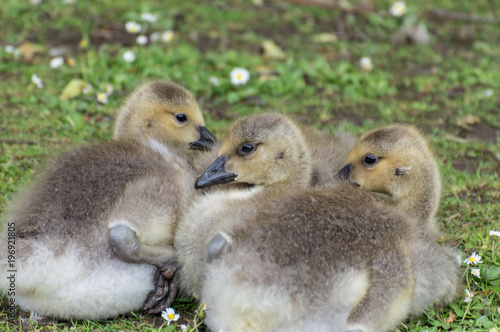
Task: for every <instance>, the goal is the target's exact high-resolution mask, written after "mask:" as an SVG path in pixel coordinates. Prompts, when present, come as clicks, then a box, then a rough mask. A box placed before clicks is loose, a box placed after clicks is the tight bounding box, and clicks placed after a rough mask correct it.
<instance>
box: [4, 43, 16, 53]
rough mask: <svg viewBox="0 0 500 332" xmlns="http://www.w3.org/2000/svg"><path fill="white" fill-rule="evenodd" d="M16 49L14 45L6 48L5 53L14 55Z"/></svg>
mask: <svg viewBox="0 0 500 332" xmlns="http://www.w3.org/2000/svg"><path fill="white" fill-rule="evenodd" d="M15 49H16V48H15V47H14V46H12V45H7V46H5V52H7V53H14V51H15Z"/></svg>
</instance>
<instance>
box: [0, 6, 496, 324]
mask: <svg viewBox="0 0 500 332" xmlns="http://www.w3.org/2000/svg"><path fill="white" fill-rule="evenodd" d="M325 1H326V0H325ZM290 2H291V1H290ZM258 3H259V1H250V0H246V1H243V0H238V1H235V0H233V1H181V0H170V1H168V2H167V1H160V0H156V1H148V2H146V1H135V2H129V1H123V0H120V1H112V0H103V1H99V2H97V1H90V0H78V1H75V2H74V3H69V4H68V3H64V2H63V1H62V0H43V1H42V3H41V4H40V5H37V6H34V5H32V4H30V2H29V1H27V0H26V1H18V0H4V1H2V4H1V5H0V31H2V33H1V37H0V43H1V44H2V46H3V47H2V48H1V49H0V151H1V153H0V164H1V168H0V213H1V212H2V211H3V210H4V209H5V206H6V204H8V201H9V199H10V197H11V196H12V194H13V193H15V192H16V191H17V190H18V189H19V188H20V186H22V184H23V183H26V182H27V181H29V179H30V178H31V177H32V175H33V173H34V172H35V171H36V169H37V168H38V167H39V166H40V164H43V162H44V160H46V159H47V158H49V157H50V155H52V154H53V153H54V152H55V151H57V150H58V149H60V148H62V147H63V146H66V145H68V144H72V143H78V142H83V141H100V140H105V139H109V138H110V137H111V128H112V124H113V120H114V115H115V110H116V109H117V108H119V107H120V105H121V104H122V103H123V99H124V96H126V95H127V94H128V93H130V92H131V90H132V89H133V88H134V87H136V86H137V85H138V84H139V83H140V82H143V81H146V80H149V79H154V78H164V79H170V80H173V81H176V82H178V83H181V84H183V85H184V86H186V87H187V88H188V89H190V90H191V91H192V92H193V93H194V94H195V95H196V97H197V99H198V101H199V102H200V104H201V105H202V108H203V110H204V111H205V113H206V119H207V120H206V122H207V126H208V127H209V128H210V130H212V131H213V132H214V133H215V134H216V135H217V136H218V137H221V136H222V135H223V133H224V130H225V129H226V128H227V127H228V125H229V124H230V123H231V122H232V121H233V119H235V118H237V117H239V116H243V115H246V114H250V113H254V112H264V111H266V110H279V111H281V112H286V113H293V114H296V115H297V116H298V117H299V119H300V120H301V121H302V122H303V123H305V124H307V125H310V126H313V127H316V128H318V129H320V130H324V131H327V132H328V131H333V129H334V128H336V127H337V126H338V125H339V124H340V123H343V122H345V123H346V124H347V128H349V129H350V130H352V131H353V132H354V133H357V134H360V133H362V132H364V131H366V130H368V129H372V128H374V127H377V126H381V125H385V124H389V123H394V122H405V123H412V124H415V125H417V126H418V127H420V128H422V130H424V132H426V133H427V134H428V135H429V136H430V137H431V140H432V142H433V144H434V147H435V151H436V154H437V155H438V156H439V160H440V166H441V169H442V175H443V182H444V183H443V184H444V186H443V191H444V192H443V200H442V204H441V208H440V210H439V221H440V225H441V228H442V230H443V232H444V236H443V239H442V241H443V242H444V243H447V244H449V245H453V246H457V247H458V248H459V249H460V250H461V251H462V253H463V258H464V259H465V258H466V257H468V256H469V255H470V254H471V253H472V252H476V253H477V254H479V255H481V256H482V263H481V264H479V265H478V266H475V267H476V268H477V267H479V268H480V272H481V278H477V277H475V276H473V275H472V274H471V273H470V271H471V267H472V266H470V267H467V266H466V265H465V264H464V265H463V270H464V286H463V289H464V291H465V289H466V288H467V289H469V290H470V291H472V292H473V294H474V297H473V298H472V301H471V302H464V301H463V299H464V296H465V295H464V292H463V293H462V294H461V295H460V297H459V298H457V299H456V301H455V302H454V303H453V304H452V305H451V306H449V307H446V308H441V309H435V310H434V309H431V310H429V311H427V312H426V313H425V314H423V315H422V316H420V317H416V318H412V319H411V320H409V321H406V322H404V324H401V325H400V326H398V329H399V330H400V331H425V330H428V331H441V330H450V331H489V332H493V331H496V332H498V331H499V330H500V323H499V322H500V246H499V243H500V237H495V236H490V235H489V231H490V230H497V231H500V216H499V215H500V180H499V177H498V171H499V169H500V155H499V151H500V141H499V139H498V137H499V135H500V78H499V77H500V75H499V74H500V46H499V45H500V27H499V26H500V24H499V22H498V18H499V17H500V2H499V1H498V0H477V1H473V0H463V1H460V2H458V1H454V0H443V1H439V3H437V2H434V1H429V0H427V1H419V2H416V1H415V2H409V3H408V4H407V6H408V8H407V14H406V15H404V16H403V17H393V16H392V15H391V14H390V13H389V10H388V9H389V8H390V7H391V5H392V3H391V2H388V1H368V0H367V1H363V2H361V1H354V0H353V1H344V2H341V3H343V6H344V7H343V8H344V9H343V10H338V9H328V8H320V7H317V6H305V5H296V4H291V3H288V2H286V1H268V0H265V1H263V4H262V5H258ZM330 3H333V2H330ZM335 3H337V2H335ZM434 6H439V8H442V9H446V10H449V11H455V12H462V13H467V14H469V15H474V16H475V17H483V18H487V19H490V20H494V19H496V20H497V22H496V24H489V23H480V22H477V21H476V22H467V21H459V20H453V19H450V18H443V17H436V16H435V15H433V12H432V8H433V7H434ZM144 12H151V13H154V14H155V15H157V16H158V20H157V22H155V23H152V24H151V23H149V24H148V23H145V22H142V21H141V18H140V14H141V13H144ZM129 20H135V21H137V22H142V23H143V30H146V31H145V34H147V35H149V34H150V33H152V32H155V31H157V32H163V31H166V30H170V29H171V30H172V31H173V32H174V38H173V39H172V40H171V41H170V42H157V43H148V44H147V45H145V46H140V45H137V44H136V42H135V37H136V35H132V34H129V33H128V32H127V31H126V30H125V26H124V24H125V22H126V21H129ZM412 22H419V23H424V24H425V25H426V26H427V29H428V32H429V33H430V35H431V40H430V43H429V44H428V45H406V44H405V45H393V44H391V36H392V35H393V34H394V33H395V32H396V31H397V30H398V29H399V28H400V27H401V26H403V25H405V24H412ZM325 34H326V35H325ZM331 34H334V35H331ZM266 40H271V41H274V43H275V44H276V45H277V46H278V47H279V48H280V49H281V50H282V51H283V54H281V53H280V52H278V53H276V52H274V53H273V52H271V53H270V52H269V51H265V50H264V48H263V47H262V45H263V42H264V41H266ZM82 41H83V42H82ZM86 44H87V45H86ZM7 45H13V46H15V47H16V48H17V51H14V52H13V53H10V52H9V50H8V49H6V48H5V46H7ZM54 50H61V51H62V52H63V56H64V58H65V64H64V65H63V66H61V67H59V68H56V69H53V68H51V67H50V66H49V62H50V60H51V58H52V57H53V56H51V53H50V52H54ZM127 50H132V51H133V52H134V53H135V56H136V59H135V61H134V62H131V63H127V62H125V61H124V60H123V57H122V56H123V54H124V52H125V51H127ZM364 56H368V57H370V58H371V60H372V63H373V69H372V70H371V71H369V72H364V71H363V70H362V69H361V67H360V64H359V60H360V58H361V57H364ZM234 67H243V68H246V69H248V70H249V71H250V80H249V82H248V83H247V84H245V85H241V86H234V85H233V84H231V81H230V78H229V73H230V71H231V70H232V69H233V68H234ZM32 74H37V75H38V76H39V77H40V78H41V79H42V81H43V83H44V87H43V88H38V87H37V86H36V85H35V84H33V83H32V82H31V77H32ZM211 77H216V78H217V79H218V81H219V85H214V84H212V83H211V82H210V78H211ZM72 79H82V80H84V81H85V82H86V83H89V84H91V85H92V86H93V88H94V91H93V92H92V93H91V94H87V95H85V94H79V95H77V96H76V97H74V98H70V99H68V100H63V99H61V98H60V95H61V93H62V91H63V89H64V87H65V86H66V85H67V84H68V82H70V81H71V80H72ZM107 84H110V85H112V86H113V88H114V92H113V93H112V94H111V95H110V96H109V98H108V99H109V101H108V103H106V104H102V103H99V102H98V101H97V100H96V93H97V92H101V91H104V90H105V87H106V85H107ZM80 90H81V89H76V90H75V91H76V93H78V92H80ZM0 301H1V303H2V306H1V308H2V309H1V310H2V311H0V330H5V331H14V330H18V329H20V328H22V329H23V330H53V331H59V330H69V329H71V330H73V329H75V330H82V331H87V330H88V331H100V330H105V331H120V330H141V331H142V330H144V331H148V330H158V329H160V330H163V331H173V330H174V329H175V330H180V328H179V327H174V326H173V325H171V326H167V325H166V324H165V322H164V321H163V320H162V318H161V317H159V316H156V317H155V316H152V315H146V314H144V313H142V312H139V313H135V314H130V315H127V316H126V317H119V318H117V319H114V320H110V321H103V322H88V321H77V322H62V321H61V322H58V321H54V320H49V319H46V320H42V321H41V323H40V324H33V325H30V324H29V322H28V321H26V320H24V321H23V320H22V318H26V317H28V314H27V313H24V312H19V313H18V316H19V319H18V320H16V321H15V322H14V323H13V324H11V323H8V322H7V319H6V318H7V309H8V308H7V299H6V298H3V299H2V298H0ZM196 306H197V305H196V304H195V303H194V302H191V301H189V299H179V300H177V301H176V303H175V304H174V308H176V310H178V311H179V312H180V313H181V315H182V319H181V321H182V322H183V323H186V322H190V323H191V325H192V322H193V316H194V315H195V308H196ZM203 329H204V328H203V327H200V328H198V330H200V331H201V330H203Z"/></svg>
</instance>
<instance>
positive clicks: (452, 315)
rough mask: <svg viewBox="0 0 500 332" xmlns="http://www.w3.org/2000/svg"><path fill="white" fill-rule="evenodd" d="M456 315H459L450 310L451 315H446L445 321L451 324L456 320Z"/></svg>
mask: <svg viewBox="0 0 500 332" xmlns="http://www.w3.org/2000/svg"><path fill="white" fill-rule="evenodd" d="M455 317H457V315H455V313H454V312H453V311H450V315H449V316H448V317H446V319H445V320H444V322H445V323H446V324H451V323H453V322H454V321H455Z"/></svg>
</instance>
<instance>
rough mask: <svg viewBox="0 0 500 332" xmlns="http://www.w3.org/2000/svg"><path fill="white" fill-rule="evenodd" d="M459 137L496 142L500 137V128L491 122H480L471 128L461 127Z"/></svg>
mask: <svg viewBox="0 0 500 332" xmlns="http://www.w3.org/2000/svg"><path fill="white" fill-rule="evenodd" d="M458 136H459V137H462V138H465V139H476V140H481V141H485V142H490V143H496V142H497V141H498V137H500V128H498V127H495V126H493V125H491V124H489V123H485V122H480V123H477V124H475V125H472V126H470V130H465V129H463V128H462V129H461V131H460V133H459V134H458Z"/></svg>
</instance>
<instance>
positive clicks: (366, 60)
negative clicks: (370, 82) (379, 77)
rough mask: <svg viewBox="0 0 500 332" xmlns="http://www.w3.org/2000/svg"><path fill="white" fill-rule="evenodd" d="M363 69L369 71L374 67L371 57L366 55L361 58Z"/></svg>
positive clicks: (360, 62)
mask: <svg viewBox="0 0 500 332" xmlns="http://www.w3.org/2000/svg"><path fill="white" fill-rule="evenodd" d="M359 64H360V65H361V69H362V70H363V71H366V72H369V71H371V70H372V69H373V64H372V59H371V58H370V57H367V56H364V57H362V58H361V59H360V60H359Z"/></svg>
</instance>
